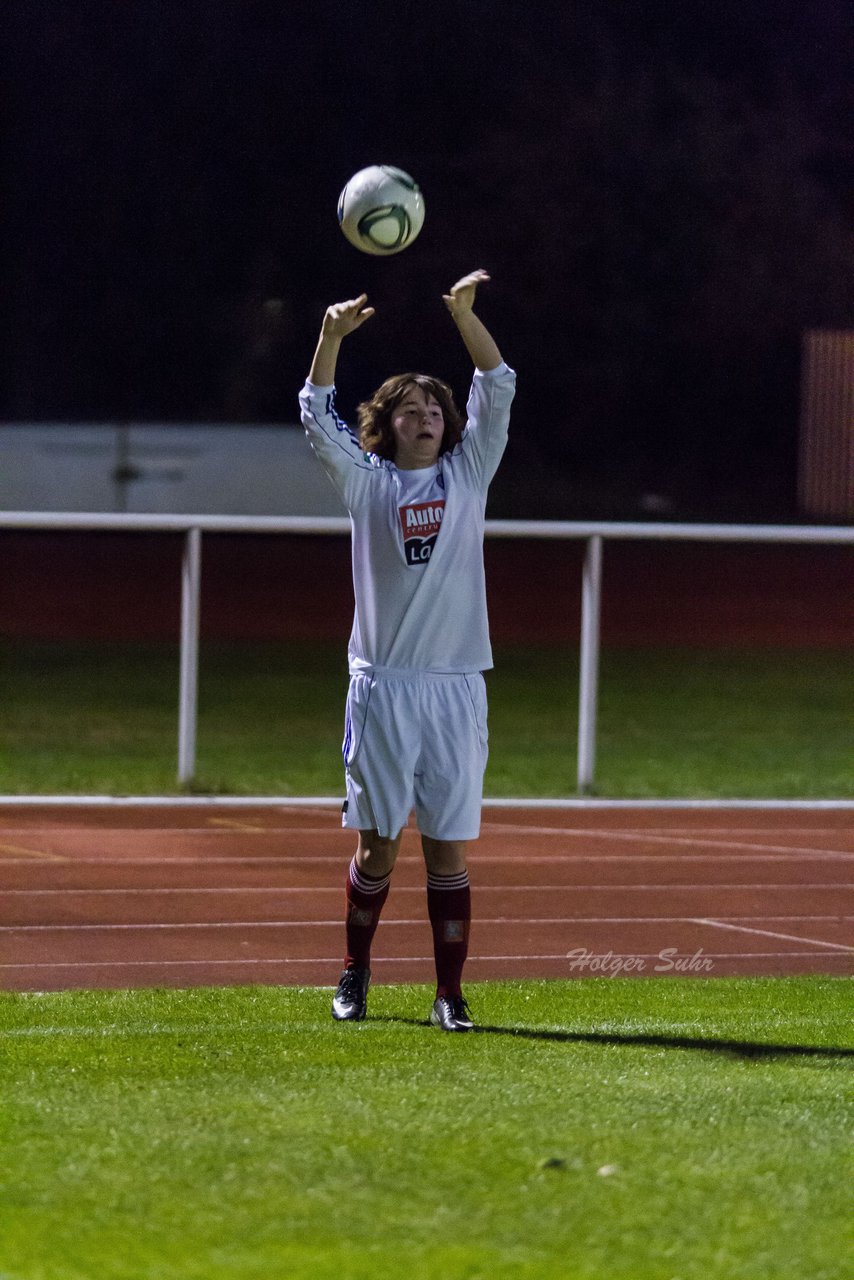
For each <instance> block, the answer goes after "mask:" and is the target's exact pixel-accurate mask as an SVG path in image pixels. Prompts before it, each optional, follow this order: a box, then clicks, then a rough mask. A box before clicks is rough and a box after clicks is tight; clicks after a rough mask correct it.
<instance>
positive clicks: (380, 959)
mask: <svg viewBox="0 0 854 1280" xmlns="http://www.w3.org/2000/svg"><path fill="white" fill-rule="evenodd" d="M703 956H704V958H705V959H708V960H735V961H740V962H743V961H745V960H749V961H750V960H792V959H805V960H818V959H821V961H822V963H823V964H824V963H828V962H829V961H831V960H848V956H847V955H846V954H844V953H842V952H831V953H830V954H823V953H820V952H815V951H751V952H748V953H747V954H745V953H744V952H741V951H738V952H730V951H720V952H712V951H704V952H703ZM638 959H642V960H660V959H661V957H660V955H658V954H657V953H656V954H655V955H653V954H652V953H651V952H650V953H648V954H646V955H643V956H639V957H638ZM529 960H554V961H563V962H564V963H566V960H567V956H566V953H565V952H561V953H559V954H555V955H553V954H547V955H528V954H526V955H495V956H486V955H470V956H469V963H471V962H472V961H478V962H480V963H482V964H487V963H490V962H496V961H510V962H513V963H517V962H519V961H529ZM432 963H433V957H432V955H430V956H373V957H372V958H371V967H372V968H374V967H375V966H379V965H394V964H424V965H430V964H432ZM307 964H311V965H330V966H332V967H333V968H340V965H341V957H340V955H339V956H318V957H316V958H302V959H283V958H281V957H277V958H274V959H269V960H261V959H248V958H243V959H240V958H235V959H233V960H79V961H75V960H71V961H60V962H59V963H51V962H50V961H33V962H32V963H27V964H0V970H3V969H16V970H19V971H20V970H31V969H32V970H36V971H42V970H44V969H49V970H53V971H56V970H65V969H182V968H200V967H202V968H207V969H213V968H221V967H222V966H223V965H225V966H228V967H229V968H237V967H238V966H240V967H241V968H251V967H253V966H256V967H257V966H258V965H276V966H278V967H280V968H287V967H288V966H291V967H292V966H294V965H307ZM602 980H603V981H609V979H602ZM330 989H331V988H330ZM19 994H27V993H26V992H22V993H19ZM0 1036H2V1032H0Z"/></svg>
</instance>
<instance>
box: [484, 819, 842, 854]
mask: <svg viewBox="0 0 854 1280" xmlns="http://www.w3.org/2000/svg"><path fill="white" fill-rule="evenodd" d="M486 829H487V828H486V824H484V830H485V831H486ZM720 830H721V832H722V833H725V832H726V828H721V829H720ZM514 832H519V833H520V834H523V835H531V836H573V837H578V838H579V839H585V840H586V839H590V838H591V837H593V838H596V839H600V840H603V839H604V840H608V841H612V840H613V841H616V840H625V841H629V840H634V841H637V842H638V843H643V842H644V841H647V842H648V843H650V844H670V845H673V844H677V845H690V846H691V847H692V848H696V847H697V845H705V846H706V847H708V848H712V849H756V850H759V851H761V852H764V853H797V854H808V855H812V854H816V853H818V854H828V853H830V854H833V853H835V854H841V855H842V856H849V857H850V856H851V855H852V850H850V849H813V848H807V847H801V846H798V845H791V844H765V843H763V842H762V841H761V840H712V839H709V838H708V837H705V836H704V837H701V838H698V837H696V836H693V835H686V836H681V835H670V834H669V833H667V834H665V835H656V834H653V833H652V832H648V831H644V830H643V829H632V830H629V829H627V828H624V827H622V828H620V829H619V830H609V829H606V828H604V827H596V828H587V827H517V826H513V825H512V824H509V823H508V824H505V825H501V824H499V823H495V824H492V825H490V826H489V828H488V834H490V835H493V834H501V835H509V834H513V833H514Z"/></svg>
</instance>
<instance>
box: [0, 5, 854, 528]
mask: <svg viewBox="0 0 854 1280" xmlns="http://www.w3.org/2000/svg"><path fill="white" fill-rule="evenodd" d="M769 3H770V0H768V3H766V2H765V0H762V3H759V0H757V3H756V4H755V5H754V6H753V7H752V8H751V7H748V8H747V9H745V7H744V6H743V5H740V6H737V5H735V4H729V3H728V0H725V2H724V3H722V4H721V5H719V6H717V7H716V8H715V11H714V14H712V15H711V16H710V13H709V7H708V6H707V5H701V4H699V2H698V3H694V0H686V3H685V4H683V5H680V6H673V5H665V6H656V5H654V4H642V3H641V4H639V5H637V6H625V5H622V4H619V3H617V0H613V3H603V4H602V5H600V6H593V7H592V9H593V10H594V11H595V12H592V13H591V7H590V6H581V5H578V6H572V5H556V4H555V5H552V4H542V5H534V6H532V7H531V8H530V9H529V10H526V14H527V16H526V18H525V20H524V22H522V21H517V20H515V19H517V18H518V15H519V7H518V6H514V5H509V4H501V3H496V4H487V3H486V2H485V0H471V3H470V4H467V5H459V4H450V3H442V2H440V0H437V3H434V4H431V5H427V6H425V5H419V6H411V7H408V8H405V12H404V11H403V10H401V8H400V6H399V5H396V6H390V5H388V6H386V5H384V4H383V3H377V4H376V5H373V6H370V7H369V9H367V10H366V9H365V7H363V6H353V5H341V4H336V3H332V0H328V2H326V3H320V5H319V6H314V7H312V9H311V12H310V13H309V12H308V11H307V10H306V12H303V9H302V7H294V6H281V5H274V4H272V3H268V2H266V0H257V2H256V3H245V4H239V3H236V0H235V2H234V3H225V2H223V3H220V4H210V3H203V2H202V0H186V3H179V4H167V3H165V2H164V0H149V2H148V3H145V2H144V0H137V2H136V3H128V4H126V5H122V6H115V5H112V4H109V5H108V4H107V3H106V2H105V0H104V2H102V0H87V2H86V3H81V4H80V5H75V6H68V5H66V4H64V3H60V2H59V0H38V2H36V3H31V4H27V5H25V6H21V7H20V8H19V9H16V10H15V11H14V14H15V16H14V17H13V18H12V20H11V21H10V24H9V39H8V41H7V44H6V50H5V56H6V60H7V66H6V83H7V86H8V88H7V102H8V107H9V109H8V111H7V113H6V120H7V123H6V126H5V152H6V164H5V167H6V170H7V172H8V175H9V178H10V181H9V183H8V190H9V198H8V200H7V202H6V204H5V206H4V213H3V223H4V239H5V243H6V246H7V252H6V257H7V273H6V274H7V283H8V289H7V293H6V304H7V309H8V319H9V324H8V332H9V341H8V343H7V344H6V348H5V377H4V383H3V385H4V391H3V403H2V412H3V416H4V417H5V418H6V419H7V420H8V419H10V418H24V419H51V418H53V419H57V418H58V419H66V420H68V419H70V420H89V419H96V420H97V419H101V418H116V417H120V418H133V419H138V420H145V419H159V420H186V419H190V420H212V421H216V420H249V421H252V420H256V421H257V420H270V421H282V420H285V421H287V420H293V417H294V396H295V391H296V389H297V387H298V386H299V384H300V382H301V380H302V377H303V374H304V370H305V367H306V362H307V359H308V356H309V354H310V350H311V346H312V345H313V341H314V332H315V329H316V326H317V324H318V323H319V320H320V316H321V315H322V311H323V306H324V305H325V303H326V302H327V301H330V300H333V299H334V298H337V297H341V296H350V295H351V293H352V292H358V291H360V290H361V289H362V288H366V289H368V290H369V291H370V292H371V295H372V298H373V299H374V300H375V302H376V304H377V307H378V315H377V319H376V321H375V322H373V324H372V325H371V326H368V327H366V329H365V330H364V331H362V333H360V335H359V346H358V348H354V349H353V350H351V351H348V353H347V356H346V358H345V361H344V364H343V366H342V375H343V376H344V377H345V378H346V381H347V391H348V393H349V401H350V403H351V404H352V403H354V402H355V400H356V399H357V398H359V397H360V396H361V395H363V394H365V393H366V392H367V391H369V390H370V389H371V387H372V386H373V385H374V383H375V382H376V381H378V380H379V379H380V378H382V377H383V376H385V375H386V374H387V373H388V372H392V371H396V370H400V369H403V368H410V367H425V366H426V367H430V368H431V369H435V370H436V371H437V372H445V373H446V374H448V375H449V376H450V377H451V378H452V379H453V380H454V381H455V383H457V384H459V385H460V388H461V390H464V387H465V380H466V377H467V370H466V367H465V362H464V360H462V359H461V357H460V356H459V353H458V351H457V348H456V345H455V343H454V338H453V335H452V334H451V333H450V332H449V329H448V321H447V316H446V315H445V314H444V312H443V309H442V306H441V301H440V298H439V295H440V293H441V292H442V290H443V289H445V288H446V287H447V285H448V284H449V283H450V282H451V280H452V278H453V277H454V276H455V275H456V274H459V273H461V272H463V271H465V270H468V269H470V268H471V267H473V266H480V265H482V266H486V267H487V268H488V269H490V270H491V272H492V273H493V275H494V283H493V285H492V286H491V287H490V290H489V291H488V293H485V294H484V297H483V306H484V309H485V313H486V314H487V315H488V316H489V319H490V320H491V321H492V322H493V324H494V327H495V329H496V332H497V333H498V336H499V337H500V339H501V341H502V344H503V346H504V347H505V348H506V351H507V354H508V357H509V358H511V359H512V361H513V363H514V364H515V365H516V366H517V367H518V369H519V370H520V374H521V378H520V391H519V399H518V404H517V411H516V414H515V416H514V427H515V435H514V444H513V452H512V454H511V459H512V458H515V459H516V461H517V462H525V463H526V464H527V466H528V469H529V471H534V472H536V473H537V474H539V475H541V477H542V481H543V487H542V490H541V493H540V497H539V498H538V501H539V502H540V503H541V504H546V506H549V504H551V506H550V508H549V513H550V514H557V513H558V510H561V511H563V510H565V509H566V508H567V506H568V507H569V510H567V512H566V513H567V514H572V513H573V510H581V509H583V508H584V507H585V503H586V505H587V506H588V507H591V508H595V507H596V504H597V502H599V501H600V497H599V495H600V494H605V492H606V490H607V489H608V486H610V488H611V490H613V491H614V492H618V493H621V494H624V495H631V494H635V493H638V492H641V491H642V490H652V491H656V490H662V491H667V489H668V486H669V489H670V491H671V492H672V493H673V494H674V495H676V498H677V503H678V500H679V495H680V494H682V493H684V494H685V495H686V497H685V504H687V505H688V506H690V501H694V500H695V499H696V498H697V495H702V494H709V493H724V492H725V491H727V490H728V489H730V488H733V486H735V487H737V486H738V484H739V483H742V482H743V479H744V478H745V477H747V478H748V482H749V483H748V488H749V487H750V485H751V484H752V486H753V490H754V492H757V491H758V490H757V486H758V489H761V488H762V485H763V483H765V478H766V477H767V478H768V484H769V485H770V486H771V487H772V488H773V487H774V485H776V486H777V490H778V491H779V492H784V491H785V490H786V486H787V485H789V487H790V488H791V483H790V482H791V476H792V469H793V459H794V447H795V439H796V430H797V399H798V360H799V343H800V335H801V333H802V331H803V329H805V328H808V327H812V326H841V327H847V326H849V325H851V324H852V323H854V317H852V310H853V309H854V307H852V288H851V285H852V265H851V264H852V255H851V249H852V236H851V227H850V215H851V212H852V169H854V166H852V157H851V149H850V143H849V142H848V140H847V138H846V135H845V132H844V127H843V126H844V122H845V119H846V115H847V110H848V109H850V101H846V83H847V81H846V75H845V72H844V68H845V65H846V64H845V57H844V50H843V49H842V48H841V46H840V42H839V40H838V38H837V36H838V33H839V32H840V31H843V30H844V23H843V22H842V21H841V17H840V15H842V14H843V13H844V8H843V7H841V6H838V5H837V4H836V3H835V2H828V0H823V2H822V3H817V4H816V5H815V6H811V7H809V12H808V13H807V12H806V10H805V7H804V6H802V5H801V6H798V5H794V4H791V5H790V4H789V3H788V0H776V3H775V4H774V5H773V6H771V8H772V9H773V15H770V16H773V18H774V21H773V22H771V21H769V13H766V12H764V11H765V9H767V8H768V7H769ZM393 16H396V18H397V21H386V19H388V18H390V17H393ZM811 41H812V44H811V43H810V42H811ZM373 160H389V161H391V162H393V163H397V164H400V165H402V166H403V167H405V168H408V169H410V171H411V172H413V173H414V174H415V175H416V177H417V178H418V179H419V181H420V182H421V184H422V186H423V188H424V190H425V194H426V198H427V209H428V216H427V223H426V225H425V229H424V232H423V233H422V236H421V238H420V239H419V241H418V242H417V243H416V244H415V245H414V246H412V248H411V249H408V250H407V251H406V252H405V253H404V254H402V255H400V256H399V257H396V258H394V259H391V260H382V261H375V260H372V259H368V258H364V257H362V255H359V254H357V253H356V252H355V251H354V250H352V249H351V248H350V247H349V246H348V245H346V243H345V242H344V241H343V238H342V237H341V236H340V234H339V233H338V231H337V229H336V228H335V224H334V207H335V200H336V197H337V194H338V189H339V188H340V186H341V184H342V183H343V181H344V180H345V179H346V177H347V176H348V175H349V173H350V172H352V170H353V169H355V168H358V167H361V165H363V164H365V163H368V162H371V161H373ZM513 470H514V469H513V468H512V467H511V468H510V469H509V470H508V471H507V472H506V473H504V474H505V475H506V476H507V477H508V478H505V479H502V485H503V488H502V490H501V491H500V494H499V499H500V501H501V502H502V504H503V505H504V506H505V508H506V509H508V510H520V511H521V510H522V509H524V508H525V505H526V502H529V501H530V495H529V496H528V497H526V496H525V493H524V492H522V490H521V489H520V490H519V491H518V492H517V490H516V489H515V487H514V482H513V478H512V477H513ZM554 475H557V476H558V478H559V481H560V483H554V482H553V481H551V480H550V479H549V478H550V477H552V476H554ZM565 477H566V478H568V479H567V481H566V483H564V482H563V478H565ZM573 477H575V478H576V479H575V481H573V480H572V478H573ZM549 485H551V490H553V492H551V491H550V490H549V489H548V486H549ZM585 486H586V492H587V495H588V496H587V498H585V496H584V494H585ZM689 498H690V501H689ZM601 500H602V501H606V499H605V498H604V497H603V498H602V499H601ZM627 500H628V499H627ZM619 501H623V499H622V498H620V499H619ZM695 505H696V503H695ZM551 508H554V509H553V510H552V509H551Z"/></svg>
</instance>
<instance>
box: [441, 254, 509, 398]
mask: <svg viewBox="0 0 854 1280" xmlns="http://www.w3.org/2000/svg"><path fill="white" fill-rule="evenodd" d="M488 279H489V276H488V275H487V273H486V272H485V271H472V272H470V273H469V275H467V276H463V278H462V279H461V280H458V281H457V283H456V284H455V285H453V287H452V288H451V292H450V293H446V294H443V295H442V296H443V298H444V302H445V306H446V307H447V308H448V310H449V311H450V313H451V315H452V316H453V318H454V324H455V325H456V326H457V328H458V329H459V331H460V337H461V338H462V340H463V342H464V343H465V347H466V350H467V351H468V353H469V355H470V356H471V358H472V361H473V362H474V365H475V368H477V369H480V370H481V372H482V373H488V372H489V370H490V369H496V368H497V367H498V366H499V365H500V364H501V352H500V351H499V350H498V347H497V345H496V343H495V339H494V338H493V337H492V334H491V333H490V332H489V330H488V329H487V328H486V325H485V324H484V323H483V321H482V320H480V319H479V318H478V317H477V316H476V315H475V313H474V311H473V310H472V308H473V307H474V298H475V294H476V292H477V286H478V285H479V284H484V283H485V282H486V281H487V280H488Z"/></svg>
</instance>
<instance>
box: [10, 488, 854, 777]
mask: <svg viewBox="0 0 854 1280" xmlns="http://www.w3.org/2000/svg"><path fill="white" fill-rule="evenodd" d="M0 529H40V530H77V531H97V530H101V531H112V532H125V533H127V532H136V533H183V534H184V553H183V558H182V565H181V648H180V678H179V695H178V781H179V782H180V783H181V784H186V783H189V782H191V781H192V779H193V776H194V774H195V768H196V722H197V710H198V667H199V663H198V655H199V605H200V599H201V582H202V534H203V533H283V534H286V533H292V534H347V533H349V532H350V521H349V519H348V518H347V517H346V516H340V517H329V516H216V515H117V514H112V513H104V512H44V511H35V512H34V511H0ZM486 536H487V537H489V538H532V539H583V540H585V541H586V543H587V546H586V549H585V556H584V567H583V570H582V582H581V638H580V654H579V667H580V675H579V691H578V771H577V786H578V791H579V793H580V794H584V793H586V792H589V791H590V790H591V789H592V787H593V780H594V774H595V765H596V707H597V699H598V688H599V631H600V610H601V596H602V560H603V543H604V542H605V540H606V539H614V540H638V541H643V540H655V541H667V542H760V543H809V544H812V545H837V546H838V545H848V546H854V527H847V526H844V525H751V524H676V523H674V524H664V523H647V524H642V523H637V524H628V523H619V522H616V521H595V520H594V521H568V520H487V522H486Z"/></svg>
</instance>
